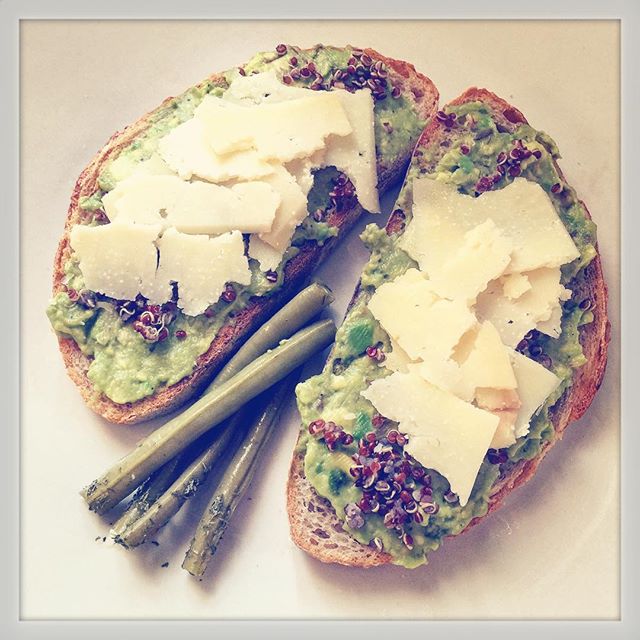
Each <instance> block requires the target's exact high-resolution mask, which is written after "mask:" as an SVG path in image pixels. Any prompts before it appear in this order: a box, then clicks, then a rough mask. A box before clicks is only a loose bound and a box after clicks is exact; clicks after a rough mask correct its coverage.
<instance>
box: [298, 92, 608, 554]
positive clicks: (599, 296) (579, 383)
mask: <svg viewBox="0 0 640 640" xmlns="http://www.w3.org/2000/svg"><path fill="white" fill-rule="evenodd" d="M472 101H480V102H482V103H483V104H485V105H486V106H487V107H488V108H489V109H490V111H491V114H492V117H493V119H494V121H495V122H496V124H498V125H499V127H502V128H503V129H504V130H506V131H513V130H514V129H515V127H516V126H517V125H518V124H519V123H526V119H525V117H524V116H523V115H522V113H521V112H520V111H518V109H516V108H515V107H513V106H511V105H510V104H509V103H508V102H506V101H505V100H503V99H502V98H499V97H498V96H496V95H495V94H493V93H491V92H490V91H487V90H486V89H478V88H476V87H472V88H470V89H467V91H465V92H464V93H463V94H462V95H461V96H459V97H458V98H456V99H455V100H454V101H453V102H451V103H450V104H451V105H452V106H453V105H459V104H464V103H466V102H472ZM453 137H455V133H454V132H450V133H446V132H445V130H444V128H443V127H441V126H439V124H438V123H437V122H436V121H432V122H430V123H429V124H428V125H427V127H426V128H425V130H424V131H423V133H422V135H421V136H420V140H419V142H418V145H417V147H416V150H419V149H420V148H426V147H433V146H435V145H440V144H441V143H442V142H443V141H444V140H445V139H452V138H453ZM556 167H557V165H556ZM429 169H433V167H430V168H427V170H429ZM557 169H558V172H559V174H560V176H561V177H562V179H563V180H564V176H563V174H562V172H561V171H560V168H559V167H557ZM580 202H581V204H582V205H583V206H584V208H585V211H586V212H587V216H588V217H589V218H591V215H590V213H589V211H588V209H587V207H586V205H585V204H584V202H582V201H580ZM402 223H403V216H402V214H401V213H397V212H394V214H393V215H392V216H391V217H390V219H389V221H388V223H387V226H386V229H387V233H392V232H394V231H397V230H399V229H400V227H401V225H402ZM596 249H597V245H596ZM571 288H572V289H573V290H574V291H575V292H576V293H577V294H578V297H588V298H589V299H590V300H591V301H592V305H593V306H592V309H591V310H592V312H593V316H594V319H593V322H591V323H589V324H586V325H583V326H582V327H580V343H581V345H582V348H583V350H584V355H585V357H586V364H584V365H583V366H582V367H581V368H580V369H578V370H577V371H576V372H575V373H574V377H573V383H572V385H571V386H570V387H569V389H568V390H567V391H566V392H565V393H564V395H563V396H562V398H560V400H559V401H558V402H557V403H556V404H555V405H554V406H553V408H552V409H551V411H550V414H551V419H552V421H553V425H554V428H555V432H556V438H554V439H553V440H552V441H550V442H547V443H546V444H545V445H544V446H543V447H542V449H541V451H540V453H539V454H538V455H537V456H536V457H535V458H533V459H531V460H522V461H520V462H518V463H517V464H515V465H514V466H513V467H512V468H511V469H510V470H509V471H508V472H507V473H505V474H504V475H503V476H501V477H500V478H499V480H498V481H497V482H496V484H495V486H494V488H493V492H492V495H491V499H490V502H489V508H488V510H487V513H486V514H485V515H484V516H482V517H478V518H474V519H473V520H472V521H471V522H470V523H469V524H468V525H467V527H466V528H465V529H464V530H463V533H464V532H465V531H468V530H470V529H471V527H473V526H475V525H476V524H478V523H479V522H480V521H482V520H484V518H486V516H487V515H489V514H490V513H493V512H494V511H495V510H496V509H498V508H499V507H500V506H501V505H502V504H503V502H504V500H505V498H506V497H507V496H508V495H509V494H510V493H511V492H512V491H513V490H514V489H516V488H517V487H519V486H521V485H522V484H524V483H525V482H527V480H529V479H530V478H531V477H532V476H533V475H534V474H535V472H536V470H537V468H538V466H539V465H540V463H541V462H542V459H543V458H544V457H545V455H546V454H547V453H548V452H549V450H550V449H551V447H552V446H553V445H554V444H556V442H558V441H559V440H560V439H561V438H562V435H563V433H564V430H565V429H566V428H567V427H568V426H569V424H571V423H572V422H574V421H576V420H577V419H578V418H580V417H581V416H582V415H583V414H584V412H585V411H586V410H587V408H588V407H589V405H590V404H591V401H592V400H593V398H594V396H595V394H596V391H597V390H598V388H599V387H600V384H601V383H602V378H603V376H604V371H605V367H606V364H607V346H608V344H609V340H610V325H609V321H608V318H607V287H606V284H605V281H604V277H603V273H602V263H601V260H600V255H599V254H598V255H596V256H595V258H594V259H593V260H592V261H591V263H590V264H589V265H588V266H587V267H586V269H585V271H584V274H583V276H582V277H581V278H580V279H578V280H576V281H574V283H573V285H572V286H571ZM357 295H358V289H356V293H355V295H354V298H353V300H352V304H353V301H354V300H355V299H356V297H357ZM347 313H349V311H348V310H347ZM330 358H331V355H330V356H329V359H330ZM287 511H288V514H289V523H290V530H291V538H292V540H293V541H294V542H295V544H296V545H297V546H298V547H300V548H301V549H303V550H304V551H306V552H307V553H309V554H310V555H312V556H313V557H314V558H317V559H318V560H320V561H322V562H332V563H338V564H342V565H347V566H352V567H374V566H377V565H382V564H389V563H391V562H392V557H391V556H390V555H389V554H388V553H384V552H380V551H378V550H376V549H373V548H371V547H369V546H366V545H363V544H360V543H359V542H357V541H356V540H355V539H354V538H352V537H351V536H349V535H348V534H347V533H346V532H345V531H344V530H343V529H342V520H341V519H340V518H338V516H337V515H336V513H335V511H334V509H333V507H332V506H331V504H330V503H329V501H328V500H326V499H324V498H322V497H321V496H319V495H318V494H317V492H316V491H315V489H314V488H313V486H312V485H311V484H310V483H309V481H308V480H307V478H306V477H305V475H304V452H303V451H300V450H299V448H296V451H295V453H294V455H293V459H292V461H291V467H290V470H289V479H288V483H287Z"/></svg>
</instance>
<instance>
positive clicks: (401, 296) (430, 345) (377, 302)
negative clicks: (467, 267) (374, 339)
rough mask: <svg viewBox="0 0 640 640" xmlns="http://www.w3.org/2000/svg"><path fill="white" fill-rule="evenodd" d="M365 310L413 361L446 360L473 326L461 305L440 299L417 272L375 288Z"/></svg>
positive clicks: (409, 271) (464, 304) (453, 301)
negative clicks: (369, 312)
mask: <svg viewBox="0 0 640 640" xmlns="http://www.w3.org/2000/svg"><path fill="white" fill-rule="evenodd" d="M368 306H369V310H370V311H371V313H372V314H373V316H374V317H375V318H376V320H378V322H380V324H381V325H382V327H383V328H384V330H385V331H386V332H387V333H388V334H389V335H390V336H391V337H392V338H393V339H394V340H396V341H397V342H398V343H399V344H400V346H401V347H402V348H403V349H404V351H406V353H407V354H408V355H409V357H410V358H412V359H414V360H416V359H422V360H424V361H433V360H446V359H448V358H449V356H450V355H451V353H452V351H453V349H454V347H455V346H456V345H457V344H458V342H459V341H460V338H461V337H462V335H463V334H464V333H465V332H466V331H467V330H468V329H470V328H471V327H472V326H473V325H474V324H475V322H476V319H475V317H474V315H473V313H471V311H469V309H468V307H467V305H466V303H465V302H462V301H460V300H446V299H443V298H440V297H439V296H438V295H437V294H436V293H435V292H434V291H433V289H432V287H431V284H430V283H429V281H428V280H426V279H425V278H424V277H423V275H422V274H421V273H420V272H419V271H418V270H417V269H409V270H408V271H406V272H405V273H404V274H403V275H401V276H400V277H398V278H396V279H395V280H394V281H393V282H387V283H385V284H383V285H381V286H380V287H378V289H377V290H376V292H375V293H374V294H373V296H372V298H371V300H370V301H369V304H368Z"/></svg>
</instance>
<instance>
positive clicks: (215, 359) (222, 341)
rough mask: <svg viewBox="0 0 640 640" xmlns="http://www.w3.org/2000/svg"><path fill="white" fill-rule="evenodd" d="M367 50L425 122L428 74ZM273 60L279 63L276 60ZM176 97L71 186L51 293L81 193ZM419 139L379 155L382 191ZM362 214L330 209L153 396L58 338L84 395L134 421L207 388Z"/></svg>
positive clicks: (430, 108)
mask: <svg viewBox="0 0 640 640" xmlns="http://www.w3.org/2000/svg"><path fill="white" fill-rule="evenodd" d="M321 47H322V45H318V47H315V48H314V49H310V50H306V51H304V52H301V53H303V54H305V55H307V56H310V57H312V58H313V56H314V54H315V52H317V51H318V49H319V48H321ZM364 52H365V53H366V54H367V55H368V56H370V57H371V58H372V59H373V60H374V61H377V60H380V61H382V62H383V63H384V64H385V65H386V67H387V69H388V71H389V79H390V80H391V81H392V82H393V84H395V85H397V86H398V87H399V88H400V90H401V95H402V96H403V97H404V98H405V100H406V101H407V102H408V103H409V104H410V105H411V107H412V109H413V110H414V111H415V112H416V113H417V115H418V117H419V118H420V119H421V120H423V121H425V122H426V121H428V120H429V119H430V118H431V117H432V116H433V115H434V113H435V110H436V108H437V104H438V91H437V89H436V88H435V86H434V84H433V83H432V82H431V80H429V78H427V77H426V76H424V75H422V74H420V73H418V72H417V71H416V69H415V68H414V67H413V65H411V64H409V63H407V62H402V61H399V60H394V59H392V58H387V57H385V56H383V55H381V54H380V53H378V52H377V51H374V50H372V49H366V50H365V51H364ZM274 57H275V56H274ZM274 63H277V59H276V60H275V61H274ZM268 64H269V63H267V68H268ZM222 80H223V74H213V75H212V76H210V77H209V78H207V79H206V80H204V81H203V82H202V83H201V84H200V85H199V86H204V85H205V84H207V83H219V82H221V81H222ZM173 101H174V98H167V99H166V100H165V101H164V102H163V103H162V104H161V105H160V106H159V107H157V108H156V109H154V110H153V111H151V112H149V113H148V114H146V115H144V116H143V117H142V118H140V119H139V120H138V121H137V122H135V123H134V124H132V125H129V126H128V127H126V128H125V129H123V130H122V131H120V132H118V133H115V134H114V135H113V136H112V137H111V138H110V139H109V141H108V142H107V143H106V145H105V146H104V147H103V148H102V149H100V151H98V153H97V154H96V156H95V157H94V158H93V160H92V161H91V162H90V163H89V165H88V166H87V167H86V169H84V171H83V172H82V173H81V174H80V177H79V178H78V180H77V182H76V184H75V187H74V189H73V194H72V196H71V203H70V205H69V209H68V213H67V219H66V223H65V229H64V234H63V236H62V239H61V240H60V243H59V246H58V251H57V253H56V257H55V262H54V272H53V293H54V295H55V294H56V293H58V292H59V291H62V290H64V284H63V278H64V264H65V262H66V261H67V259H68V257H69V254H70V246H69V231H70V229H71V227H72V226H73V225H75V224H78V223H79V222H81V219H82V211H81V209H80V207H79V202H80V200H81V198H83V197H84V196H89V195H91V194H92V193H93V192H94V191H95V190H96V189H97V180H98V176H99V174H100V172H101V170H102V168H103V167H104V166H105V163H106V162H107V161H109V160H111V159H113V158H115V157H116V156H117V155H118V154H119V153H120V152H121V151H122V150H123V149H125V148H126V147H127V146H128V145H130V144H131V143H132V142H133V141H134V140H135V139H136V138H137V137H138V136H140V135H141V134H143V133H144V132H145V131H146V130H147V129H148V128H149V127H150V126H152V122H153V118H154V116H156V115H158V114H159V113H160V112H161V111H162V110H163V109H169V108H170V107H171V104H172V103H173ZM415 142H416V140H415V139H413V140H410V141H409V142H408V143H407V144H406V146H405V148H403V149H401V150H400V151H399V153H398V154H397V156H396V157H395V158H394V159H393V161H392V162H390V163H388V164H387V165H385V164H383V163H382V162H381V161H379V162H378V177H379V182H378V188H379V190H380V192H384V191H385V190H387V189H388V188H389V186H391V185H392V184H393V183H394V182H396V181H397V180H399V179H401V177H402V175H403V172H404V170H405V168H406V166H407V163H408V162H409V159H410V157H411V152H412V149H413V146H414V144H415ZM362 213H363V209H362V208H361V207H360V206H359V205H356V206H355V207H354V208H352V209H351V210H350V211H347V212H346V213H341V214H339V215H338V214H331V215H330V216H329V217H328V218H327V222H328V223H329V224H331V225H333V226H336V227H338V229H339V233H338V235H337V236H336V237H334V238H331V239H330V240H328V241H326V242H325V243H324V245H323V246H319V245H318V244H317V243H316V242H312V241H309V242H307V243H306V244H305V245H304V246H303V247H301V250H300V252H299V253H298V254H297V255H296V256H295V257H294V258H293V259H292V260H290V261H289V262H288V263H287V265H286V268H285V275H284V285H283V286H282V288H281V289H280V290H279V291H278V292H277V293H276V294H275V295H272V296H271V297H269V298H258V297H256V298H253V299H252V300H251V301H250V302H249V304H248V306H246V307H245V308H244V309H243V310H242V311H241V312H240V313H239V314H237V315H236V316H235V318H234V322H233V324H231V323H227V324H226V325H225V326H223V327H222V329H221V330H220V331H219V332H218V334H217V335H216V337H215V339H214V340H213V341H212V342H211V344H210V346H209V348H208V349H207V351H206V352H205V353H203V354H202V355H201V356H200V357H199V358H198V360H197V363H196V367H195V368H194V371H193V373H192V374H191V375H189V376H187V377H185V378H183V379H182V380H180V381H179V382H177V383H176V384H174V385H172V386H168V387H163V388H161V389H160V390H158V391H156V392H155V393H154V394H153V395H152V396H148V397H146V398H143V399H142V400H139V401H137V402H133V403H126V404H118V403H115V402H113V401H112V400H110V399H109V398H107V397H106V396H104V395H103V394H101V393H99V392H97V391H96V389H95V388H94V387H93V385H92V384H91V382H90V380H89V379H88V378H87V370H88V368H89V365H90V359H89V358H88V357H86V356H85V355H84V354H83V353H82V352H81V350H80V349H79V347H78V345H77V344H76V342H75V341H74V340H73V339H70V338H66V337H59V346H60V351H61V353H62V357H63V359H64V363H65V365H66V368H67V372H68V374H69V376H70V377H71V379H72V380H73V381H74V382H75V383H76V385H77V386H78V388H79V389H80V393H81V394H82V397H83V399H84V401H85V402H86V403H87V405H88V406H89V407H91V409H93V410H94V411H95V412H96V413H98V414H99V415H101V416H102V417H104V418H106V419H107V420H109V421H110V422H114V423H119V424H133V423H136V422H140V421H142V420H146V419H149V418H152V417H155V416H159V415H162V414H165V413H167V412H169V411H171V410H172V409H174V408H177V407H178V406H179V405H181V404H183V403H184V402H186V401H187V400H188V399H189V398H190V397H191V396H193V395H194V394H196V393H198V392H199V391H201V390H202V389H203V388H204V386H206V384H207V383H208V381H209V380H210V379H211V378H212V376H213V375H214V374H215V372H216V371H217V370H218V369H220V367H221V366H222V365H223V364H224V363H225V361H226V360H228V358H229V357H230V356H231V355H232V354H233V353H234V352H235V351H236V350H237V349H238V348H239V347H240V345H241V344H242V342H243V340H245V339H246V338H247V337H248V336H249V335H250V334H251V333H252V332H253V331H254V330H255V329H256V328H257V327H258V326H259V325H260V324H261V323H262V322H264V321H265V320H266V319H267V318H268V317H269V316H270V315H272V314H273V313H274V312H275V311H276V310H277V309H278V308H279V307H281V306H282V305H283V304H284V303H285V302H286V301H287V299H288V298H290V297H291V296H292V295H293V294H294V293H295V292H296V290H298V289H299V288H300V287H301V286H302V285H303V283H304V282H305V280H306V279H307V278H308V277H309V275H310V274H311V273H312V271H313V270H314V269H315V268H316V267H317V265H318V264H319V263H320V262H321V261H322V260H323V259H324V258H325V257H326V256H327V255H328V254H329V253H330V252H331V250H332V249H333V247H334V245H335V243H336V242H337V241H338V240H339V239H340V238H342V237H344V236H345V234H346V233H347V232H348V230H349V229H350V228H351V227H352V226H353V225H354V223H355V222H356V220H357V219H358V217H359V216H360V215H361V214H362Z"/></svg>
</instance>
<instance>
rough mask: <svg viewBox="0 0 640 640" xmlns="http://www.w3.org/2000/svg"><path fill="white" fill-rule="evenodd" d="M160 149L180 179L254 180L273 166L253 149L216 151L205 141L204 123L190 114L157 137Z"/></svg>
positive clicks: (268, 171) (269, 170)
mask: <svg viewBox="0 0 640 640" xmlns="http://www.w3.org/2000/svg"><path fill="white" fill-rule="evenodd" d="M159 150H160V154H161V155H162V157H163V158H164V160H165V161H166V163H167V164H168V165H169V166H170V167H171V168H172V169H173V170H174V171H176V173H177V174H178V175H179V176H180V177H181V178H182V179H183V180H189V179H191V178H192V177H193V176H197V177H198V178H202V179H203V180H208V181H210V182H225V181H227V180H232V179H240V180H254V179H255V178H261V177H262V176H265V175H267V174H269V173H271V171H273V167H272V166H271V165H270V164H269V163H268V162H266V161H265V160H263V159H262V158H260V157H259V156H258V154H257V152H256V151H254V150H252V149H247V150H245V151H237V152H236V153H229V154H226V155H219V154H217V153H215V152H214V150H213V149H212V148H211V146H210V145H209V143H208V141H207V138H206V133H205V127H204V124H203V122H202V121H201V120H199V119H198V118H191V119H190V120H187V121H186V122H183V123H182V124H181V125H178V126H177V127H176V128H175V129H172V130H171V131H170V132H169V133H168V134H167V135H166V136H164V137H163V138H162V139H161V140H160V143H159Z"/></svg>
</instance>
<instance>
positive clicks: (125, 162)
mask: <svg viewBox="0 0 640 640" xmlns="http://www.w3.org/2000/svg"><path fill="white" fill-rule="evenodd" d="M106 171H107V173H108V175H109V181H110V182H112V183H113V184H116V183H118V182H121V181H122V180H125V179H126V178H130V177H131V176H163V175H164V176H167V175H173V173H174V172H173V170H172V169H171V167H169V165H167V163H166V162H165V161H164V160H163V159H162V158H161V157H160V155H158V154H157V153H154V154H153V155H152V156H151V157H150V158H147V159H146V160H141V161H140V162H138V161H136V160H134V159H133V158H132V157H131V156H130V155H129V154H126V153H121V154H120V155H119V156H118V157H117V158H115V160H112V161H111V162H110V163H109V164H108V165H107V170H106Z"/></svg>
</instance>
